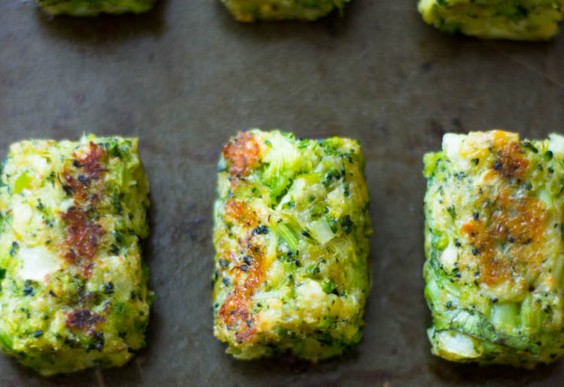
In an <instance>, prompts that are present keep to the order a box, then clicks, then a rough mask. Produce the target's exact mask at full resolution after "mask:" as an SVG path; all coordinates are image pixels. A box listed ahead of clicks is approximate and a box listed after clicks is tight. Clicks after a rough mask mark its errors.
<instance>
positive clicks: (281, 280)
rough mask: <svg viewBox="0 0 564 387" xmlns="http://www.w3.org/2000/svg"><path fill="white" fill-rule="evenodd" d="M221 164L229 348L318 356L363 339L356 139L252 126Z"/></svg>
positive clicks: (219, 240)
mask: <svg viewBox="0 0 564 387" xmlns="http://www.w3.org/2000/svg"><path fill="white" fill-rule="evenodd" d="M219 169H220V172H219V187H218V199H217V202H216V205H215V228H214V244H215V248H216V260H215V272H214V275H213V284H214V291H213V299H214V317H215V326H214V332H215V335H216V336H217V338H219V339H220V340H221V341H224V342H226V343H227V344H228V350H227V351H228V353H231V354H232V355H233V356H235V357H237V358H240V359H253V358H258V357H263V356H272V355H276V354H283V353H286V352H289V353H292V354H293V355H295V356H297V357H299V358H303V359H307V360H311V361H317V360H319V359H324V358H328V357H331V356H335V355H339V354H341V353H342V352H343V351H344V350H345V349H347V348H348V347H350V346H352V345H355V344H357V343H358V342H359V341H360V339H361V334H362V333H361V327H362V325H363V314H364V305H365V302H366V298H367V295H368V291H369V287H370V286H369V275H368V264H367V256H368V248H369V235H370V233H371V227H370V219H369V214H368V200H369V197H368V190H367V187H366V181H365V179H364V171H363V169H364V159H363V157H362V154H361V151H360V146H359V144H358V143H357V142H356V141H354V140H350V139H346V138H338V137H334V138H328V139H324V140H298V139H296V138H295V137H294V136H293V135H291V134H289V133H282V132H278V131H273V132H264V131H260V130H252V131H249V132H242V133H239V134H238V135H237V136H236V137H235V138H233V139H232V140H231V141H230V142H229V143H228V144H227V145H226V146H225V147H224V149H223V155H222V157H221V161H220V163H219Z"/></svg>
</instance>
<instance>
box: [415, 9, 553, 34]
mask: <svg viewBox="0 0 564 387" xmlns="http://www.w3.org/2000/svg"><path fill="white" fill-rule="evenodd" d="M419 12H420V13H421V14H422V16H423V20H425V22H427V23H428V24H432V25H434V26H435V27H437V28H438V29H440V30H441V31H444V32H448V33H462V34H465V35H470V36H475V37H479V38H483V39H510V40H548V39H550V38H552V37H554V36H555V35H556V34H558V23H559V22H560V21H561V20H562V19H563V18H564V0H493V1H492V0H420V1H419Z"/></svg>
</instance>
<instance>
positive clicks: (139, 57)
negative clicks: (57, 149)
mask: <svg viewBox="0 0 564 387" xmlns="http://www.w3.org/2000/svg"><path fill="white" fill-rule="evenodd" d="M415 3H416V2H415V0H397V1H387V2H386V1H378V0H354V1H353V2H352V4H351V5H350V6H349V7H347V9H346V11H345V13H344V15H343V16H342V17H339V16H338V15H333V16H331V17H328V18H326V19H323V20H321V21H319V22H315V23H300V22H280V23H268V24H267V23H259V24H254V25H247V24H239V23H237V22H235V21H234V20H233V19H232V18H231V17H230V15H229V14H228V13H227V12H226V11H225V10H224V9H223V7H222V6H221V5H220V4H219V1H215V0H191V1H185V0H160V1H159V2H158V5H157V6H156V8H155V9H154V10H153V11H151V12H150V13H147V14H145V15H140V16H117V17H111V16H104V17H98V18H90V19H75V18H69V17H57V18H49V17H47V16H45V15H43V14H42V13H41V12H40V11H38V10H37V9H36V8H35V7H34V6H33V4H32V3H31V2H30V1H27V0H26V1H22V0H2V1H1V2H0V133H1V136H0V157H2V158H3V157H5V155H6V152H7V147H8V145H9V144H10V143H11V142H14V141H17V140H20V139H23V138H29V137H39V138H56V139H62V138H72V139H76V138H78V137H79V136H80V135H81V134H82V133H84V132H94V133H96V134H100V135H103V134H119V135H128V136H138V137H140V147H141V155H142V158H143V161H144V163H145V166H146V169H147V172H148V174H149V177H150V181H151V186H152V194H151V196H152V203H153V207H152V211H151V225H152V235H151V237H150V238H149V240H148V241H147V242H146V245H145V259H146V261H147V263H148V265H149V266H150V269H151V280H150V284H151V287H152V289H154V290H155V291H156V293H157V295H158V298H157V301H156V302H155V304H154V306H153V308H152V317H151V323H150V327H149V332H148V347H147V349H145V350H143V351H141V353H139V355H138V356H137V357H136V358H135V359H134V360H133V361H132V362H131V363H129V364H128V365H127V366H125V367H123V368H120V369H105V370H91V371H85V372H80V373H76V374H72V375H66V376H57V377H52V378H42V377H40V376H38V375H37V374H35V373H34V372H32V371H30V370H27V369H25V368H23V367H20V366H19V365H17V364H16V362H15V361H13V360H12V359H11V358H8V357H6V356H1V357H0V384H1V385H5V386H114V385H115V386H136V385H143V386H347V387H348V386H353V387H354V386H443V385H445V386H447V385H464V386H466V385H488V386H505V385H507V386H516V385H524V384H530V385H539V386H540V385H546V386H555V385H561V384H562V383H563V381H564V366H563V364H562V362H557V363H556V364H555V365H552V366H547V367H540V368H539V369H537V370H534V371H524V370H516V369H511V368H503V367H477V366H472V365H454V364H449V363H447V362H445V361H442V360H440V359H437V358H434V357H433V356H432V355H431V354H430V352H429V345H428V342H427V338H426V336H425V329H426V327H427V326H428V325H429V323H430V319H429V313H428V310H427V306H426V304H425V301H424V299H423V294H422V290H423V279H422V275H421V270H422V264H423V260H424V256H423V241H422V232H423V230H422V228H423V215H422V198H423V193H424V189H425V187H424V184H425V182H424V179H423V177H422V174H421V170H422V162H421V157H422V155H423V153H425V152H427V151H431V150H436V149H438V148H439V147H440V142H441V136H442V134H443V133H444V132H446V131H469V130H485V129H490V128H504V129H508V130H512V131H518V132H520V133H521V134H522V135H523V136H526V137H543V136H545V135H546V134H548V133H550V132H554V131H556V132H564V126H563V122H564V109H563V108H564V65H563V64H564V36H560V37H559V38H557V39H556V40H554V41H553V42H549V43H517V42H504V41H482V40H477V39H472V38H464V37H452V36H447V35H444V34H442V33H440V32H438V31H436V30H435V29H434V28H432V27H429V26H427V25H425V24H424V23H423V22H422V21H421V19H420V17H419V15H418V14H417V12H416V8H415V7H416V4H415ZM252 127H260V128H264V129H271V128H280V129H286V130H290V131H294V132H295V133H296V134H297V135H298V136H301V137H325V136H332V135H342V136H349V137H354V138H356V139H358V140H359V141H360V142H361V145H362V147H363V150H364V154H365V156H366V159H367V165H366V174H367V179H368V183H369V188H370V192H371V201H372V207H371V216H372V221H373V224H374V228H375V233H374V236H373V238H372V245H371V254H370V266H371V275H372V282H373V287H372V292H371V295H370V298H369V304H368V309H367V314H366V327H365V331H364V332H365V333H364V339H363V341H362V343H361V344H360V345H359V346H358V347H357V348H356V349H354V350H353V351H351V352H348V353H346V354H345V355H344V356H342V357H340V358H338V359H334V360H330V361H327V362H322V363H318V364H314V365H310V364H307V363H303V362H296V361H292V360H288V359H282V360H265V361H254V362H242V361H236V360H233V359H232V358H231V357H230V356H228V355H225V354H224V346H223V345H222V344H221V343H219V342H218V341H217V340H215V339H214V337H213V334H212V315H211V305H210V303H211V300H210V275H211V271H212V261H213V247H212V242H211V230H212V218H211V212H212V201H213V197H214V194H215V183H216V182H215V171H216V161H217V158H218V155H219V153H220V151H221V146H222V144H223V143H224V142H225V141H226V140H227V139H228V137H229V136H231V135H233V134H235V133H236V132H237V131H238V130H240V129H243V128H252Z"/></svg>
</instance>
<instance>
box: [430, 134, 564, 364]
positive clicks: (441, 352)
mask: <svg viewBox="0 0 564 387" xmlns="http://www.w3.org/2000/svg"><path fill="white" fill-rule="evenodd" d="M424 163H425V170H424V174H425V177H426V178H427V192H426V195H425V254H426V262H425V266H424V277H425V281H426V286H425V297H426V299H427V303H428V305H429V308H430V309H431V312H432V316H433V325H432V326H431V328H430V329H429V331H428V335H429V338H430V341H431V345H432V352H433V353H434V354H435V355H437V356H440V357H442V358H445V359H447V360H451V361H456V362H476V363H480V364H506V365H513V366H519V367H526V368H530V367H533V366H534V365H535V364H537V363H548V362H552V361H554V360H555V359H557V358H559V357H560V356H562V355H563V354H564V329H563V328H564V277H563V276H564V270H563V269H564V233H563V227H562V218H563V215H564V196H563V195H562V181H563V180H564V137H561V136H559V135H551V136H550V139H548V140H542V141H529V140H520V139H519V136H518V135H517V134H515V133H509V132H504V131H500V130H496V131H490V132H473V133H469V134H468V135H461V134H446V135H445V136H444V138H443V149H442V151H441V152H438V153H429V154H427V155H425V158H424Z"/></svg>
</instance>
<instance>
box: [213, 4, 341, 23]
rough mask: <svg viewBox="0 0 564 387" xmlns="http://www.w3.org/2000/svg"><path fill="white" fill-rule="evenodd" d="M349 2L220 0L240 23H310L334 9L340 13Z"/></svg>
mask: <svg viewBox="0 0 564 387" xmlns="http://www.w3.org/2000/svg"><path fill="white" fill-rule="evenodd" d="M349 1H350V0H221V2H222V3H223V4H224V5H225V6H226V7H227V9H228V10H229V11H230V12H231V13H232V14H233V16H234V17H235V19H237V20H238V21H240V22H254V21H257V20H283V19H297V20H306V21H312V20H316V19H319V18H321V17H323V16H327V15H328V14H329V13H331V12H332V11H334V10H335V9H337V10H339V11H342V9H343V8H344V7H345V4H346V3H348V2H349Z"/></svg>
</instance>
